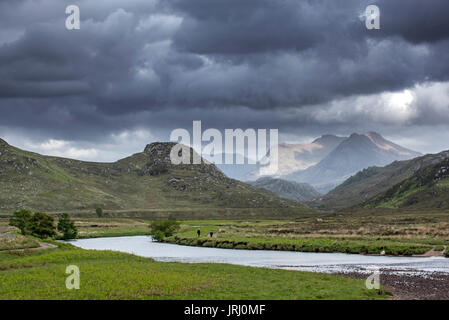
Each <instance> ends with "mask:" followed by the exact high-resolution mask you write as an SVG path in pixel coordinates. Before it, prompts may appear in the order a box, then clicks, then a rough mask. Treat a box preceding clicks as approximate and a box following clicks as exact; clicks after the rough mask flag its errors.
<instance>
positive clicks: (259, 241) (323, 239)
mask: <svg viewBox="0 0 449 320" xmlns="http://www.w3.org/2000/svg"><path fill="white" fill-rule="evenodd" d="M441 219H446V220H447V219H448V217H446V216H434V217H433V216H426V217H425V219H423V217H420V216H416V215H412V216H410V215H400V214H397V215H395V216H392V215H380V216H374V217H371V216H363V215H362V216H357V217H354V216H343V215H340V216H335V215H330V216H327V217H325V216H322V217H321V218H314V217H309V218H301V219H299V220H293V221H283V220H247V221H245V220H220V221H214V220H202V221H198V220H196V221H182V222H181V229H180V231H179V232H177V233H176V234H175V235H173V236H171V237H167V238H165V239H164V241H165V242H168V243H175V244H179V245H188V246H202V247H215V248H228V249H249V250H281V251H298V252H323V253H336V252H340V253H352V254H369V255H391V256H444V253H445V251H446V247H447V245H448V244H449V234H448V232H447V231H446V229H444V230H443V229H441V226H440V225H438V226H435V227H433V228H432V226H431V225H430V224H429V223H430V222H432V221H433V220H436V221H438V220H441ZM440 222H441V224H442V225H443V226H444V227H449V223H448V222H442V221H440ZM198 230H200V232H201V235H200V236H198V235H197V231H198ZM211 233H212V237H211ZM446 253H447V252H446Z"/></svg>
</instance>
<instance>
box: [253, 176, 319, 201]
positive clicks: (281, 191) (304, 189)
mask: <svg viewBox="0 0 449 320" xmlns="http://www.w3.org/2000/svg"><path fill="white" fill-rule="evenodd" d="M250 184H251V185H252V186H253V187H255V188H263V189H266V190H269V191H271V192H273V193H275V194H277V195H278V196H279V197H281V198H285V199H289V200H293V201H307V200H312V199H313V198H316V197H319V196H320V195H321V194H320V193H319V192H318V191H316V190H315V189H314V188H313V187H312V186H311V185H310V184H308V183H297V182H294V181H288V180H283V179H277V178H271V177H262V178H259V179H257V180H256V181H253V182H250Z"/></svg>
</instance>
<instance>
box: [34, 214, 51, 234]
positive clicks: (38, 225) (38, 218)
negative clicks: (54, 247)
mask: <svg viewBox="0 0 449 320" xmlns="http://www.w3.org/2000/svg"><path fill="white" fill-rule="evenodd" d="M31 230H32V233H33V235H35V236H37V237H39V238H41V239H45V238H48V237H53V236H55V235H56V228H55V225H54V218H53V217H52V216H50V215H48V214H45V213H41V212H37V213H35V214H34V215H33V218H32V219H31Z"/></svg>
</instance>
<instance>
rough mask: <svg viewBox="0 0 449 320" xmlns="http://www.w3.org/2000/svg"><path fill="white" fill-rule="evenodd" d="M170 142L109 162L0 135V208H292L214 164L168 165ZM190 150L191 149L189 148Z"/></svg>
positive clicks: (74, 210)
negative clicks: (45, 150)
mask: <svg viewBox="0 0 449 320" xmlns="http://www.w3.org/2000/svg"><path fill="white" fill-rule="evenodd" d="M172 146H173V144H172V143H152V144H149V145H147V146H146V148H145V150H144V151H143V152H141V153H136V154H134V155H132V156H130V157H128V158H125V159H121V160H119V161H116V162H114V163H96V162H84V161H78V160H73V159H66V158H58V157H51V156H43V155H40V154H37V153H31V152H27V151H23V150H20V149H18V148H15V147H13V146H10V145H8V144H7V143H6V142H5V141H3V140H0V212H2V213H8V212H11V211H14V210H17V209H18V208H29V209H32V210H42V211H49V212H57V211H69V212H70V211H72V212H76V211H86V210H87V211H92V210H94V209H95V208H96V207H97V206H100V207H103V208H105V209H106V210H108V209H109V210H122V211H132V210H143V209H153V210H156V209H160V210H165V209H169V208H179V209H185V208H297V209H298V210H302V209H304V210H309V209H306V208H305V207H303V206H302V205H300V204H298V203H296V202H291V201H288V200H284V199H280V198H279V197H277V196H276V195H274V194H273V193H271V192H268V191H266V192H263V191H261V190H258V191H255V190H254V188H252V187H251V186H250V185H247V184H245V183H242V182H239V181H236V180H233V179H230V178H228V177H227V176H225V175H224V174H223V173H222V172H221V171H220V170H219V169H217V168H216V167H215V166H214V165H212V164H209V163H208V162H206V161H203V163H202V164H199V165H184V164H183V165H173V164H171V162H170V158H169V155H170V150H171V147H172ZM190 152H193V150H191V151H190Z"/></svg>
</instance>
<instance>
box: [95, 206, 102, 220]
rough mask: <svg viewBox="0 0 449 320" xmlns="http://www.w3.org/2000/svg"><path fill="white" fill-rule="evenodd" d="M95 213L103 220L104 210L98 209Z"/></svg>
mask: <svg viewBox="0 0 449 320" xmlns="http://www.w3.org/2000/svg"><path fill="white" fill-rule="evenodd" d="M95 213H96V214H97V216H98V218H101V217H102V216H103V209H102V208H100V207H98V208H97V209H95Z"/></svg>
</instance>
